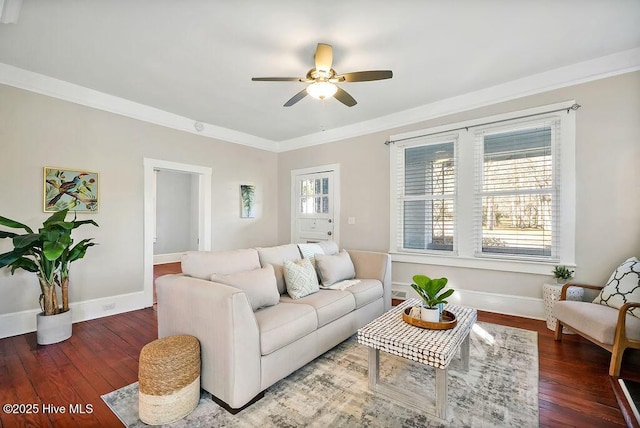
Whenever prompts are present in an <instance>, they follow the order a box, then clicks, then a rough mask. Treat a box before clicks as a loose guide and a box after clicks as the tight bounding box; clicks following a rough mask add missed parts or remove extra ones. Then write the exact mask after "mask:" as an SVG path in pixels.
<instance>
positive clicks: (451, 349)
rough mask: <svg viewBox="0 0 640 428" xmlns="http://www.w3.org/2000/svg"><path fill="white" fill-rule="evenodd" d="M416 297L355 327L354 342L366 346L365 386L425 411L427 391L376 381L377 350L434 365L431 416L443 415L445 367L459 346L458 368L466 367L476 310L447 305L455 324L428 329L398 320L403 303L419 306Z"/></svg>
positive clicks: (377, 377)
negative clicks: (367, 348) (434, 386)
mask: <svg viewBox="0 0 640 428" xmlns="http://www.w3.org/2000/svg"><path fill="white" fill-rule="evenodd" d="M420 303H421V301H420V300H418V299H409V300H406V301H405V302H403V303H402V304H400V305H399V306H397V307H395V308H393V309H391V310H390V311H389V312H387V313H385V314H383V315H381V316H380V317H378V318H376V319H375V320H373V321H371V322H370V323H369V324H367V325H366V326H364V327H362V328H361V329H359V330H358V342H359V343H361V344H363V345H365V346H368V347H369V389H370V390H371V391H373V392H376V393H379V394H381V395H384V396H387V397H389V398H392V399H395V400H399V401H402V402H405V403H407V404H409V405H411V406H413V407H416V408H418V409H420V410H421V411H426V412H427V413H431V412H429V410H428V409H429V407H430V406H431V403H432V402H431V401H430V400H428V399H427V397H429V395H430V394H426V393H425V392H424V391H416V392H415V393H413V394H412V393H407V391H406V389H405V388H402V387H400V386H398V385H392V384H388V383H383V382H381V381H380V351H384V352H387V353H389V354H393V355H398V356H400V357H403V358H406V359H409V360H412V361H416V362H419V363H422V364H426V365H429V366H432V367H434V368H435V369H436V400H435V401H436V405H435V416H437V417H439V418H441V419H446V417H447V370H448V367H449V363H451V360H452V359H453V357H454V355H455V354H456V352H457V351H458V349H460V357H461V360H462V368H463V369H464V370H468V369H469V333H470V332H471V328H472V327H473V325H474V324H475V322H476V320H477V318H478V314H477V311H476V310H475V309H473V308H467V307H464V306H457V305H447V306H446V307H445V309H446V310H448V311H449V312H452V313H453V314H454V315H455V316H456V319H457V321H458V322H457V325H456V326H455V327H454V328H452V329H450V330H428V329H422V328H419V327H415V326H413V325H410V324H407V323H406V322H404V321H403V320H402V311H404V309H405V308H406V307H410V306H419V305H420Z"/></svg>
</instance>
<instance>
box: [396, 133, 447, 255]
mask: <svg viewBox="0 0 640 428" xmlns="http://www.w3.org/2000/svg"><path fill="white" fill-rule="evenodd" d="M396 171H397V174H396V178H397V180H398V181H397V184H396V185H397V195H398V203H397V205H396V209H397V210H398V212H397V216H396V218H397V219H398V225H397V228H396V231H397V233H398V236H397V237H396V239H397V241H396V242H397V243H398V244H399V247H400V248H402V249H404V250H414V251H424V250H436V251H453V249H454V241H455V200H456V162H455V140H451V139H450V140H448V141H447V140H445V141H443V140H440V141H438V142H433V143H428V144H424V143H423V144H418V145H416V144H414V145H410V146H405V147H403V148H402V149H401V150H397V151H396Z"/></svg>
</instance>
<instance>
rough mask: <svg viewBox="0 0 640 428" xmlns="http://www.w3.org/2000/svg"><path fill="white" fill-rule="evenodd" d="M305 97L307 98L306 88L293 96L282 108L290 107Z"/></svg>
mask: <svg viewBox="0 0 640 428" xmlns="http://www.w3.org/2000/svg"><path fill="white" fill-rule="evenodd" d="M306 96H307V88H304V89H303V90H301V91H300V92H298V93H297V94H295V95H294V96H293V97H291V99H290V100H289V101H287V102H286V103H284V106H285V107H291V106H292V105H294V104H295V103H297V102H298V101H300V100H301V99H303V98H304V97H306Z"/></svg>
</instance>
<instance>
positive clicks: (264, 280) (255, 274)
mask: <svg viewBox="0 0 640 428" xmlns="http://www.w3.org/2000/svg"><path fill="white" fill-rule="evenodd" d="M211 281H214V282H219V283H221V284H226V285H230V286H232V287H235V288H239V289H240V290H243V291H244V292H245V293H247V297H248V298H249V303H250V304H251V308H252V309H253V311H254V312H255V311H256V310H258V309H260V308H264V307H266V306H273V305H275V304H277V303H278V302H279V301H280V293H278V286H277V285H276V277H275V275H274V273H273V266H271V265H267V266H265V267H263V268H262V269H254V270H250V271H247V272H239V273H233V274H231V275H221V274H217V273H214V274H213V275H211Z"/></svg>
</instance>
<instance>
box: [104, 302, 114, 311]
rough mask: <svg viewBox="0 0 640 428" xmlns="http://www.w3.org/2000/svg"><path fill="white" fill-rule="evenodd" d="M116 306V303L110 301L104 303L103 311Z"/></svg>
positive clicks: (110, 309)
mask: <svg viewBox="0 0 640 428" xmlns="http://www.w3.org/2000/svg"><path fill="white" fill-rule="evenodd" d="M115 308H116V304H115V303H109V304H107V305H102V310H103V311H112V310H114V309H115Z"/></svg>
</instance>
